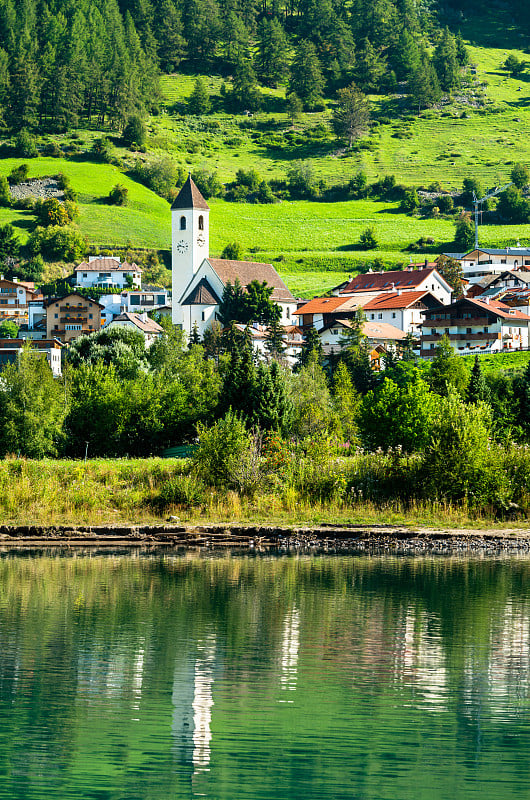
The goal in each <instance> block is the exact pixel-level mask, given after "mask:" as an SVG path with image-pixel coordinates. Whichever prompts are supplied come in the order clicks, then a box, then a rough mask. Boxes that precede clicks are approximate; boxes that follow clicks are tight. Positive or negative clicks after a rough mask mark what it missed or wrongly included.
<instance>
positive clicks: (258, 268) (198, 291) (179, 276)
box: [171, 175, 297, 336]
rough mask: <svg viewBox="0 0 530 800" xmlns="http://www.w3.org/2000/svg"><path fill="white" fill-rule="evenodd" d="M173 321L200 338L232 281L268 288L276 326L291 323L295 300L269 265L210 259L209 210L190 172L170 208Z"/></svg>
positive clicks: (215, 317) (295, 319)
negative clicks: (276, 314) (277, 319)
mask: <svg viewBox="0 0 530 800" xmlns="http://www.w3.org/2000/svg"><path fill="white" fill-rule="evenodd" d="M171 233H172V284H173V324H174V325H178V326H180V327H182V328H183V329H184V330H185V331H186V332H187V333H188V334H189V333H190V332H191V331H192V330H193V327H194V325H195V324H196V325H197V330H198V332H199V335H200V336H202V335H203V334H204V331H205V330H206V328H208V327H209V326H210V325H211V324H212V323H213V322H214V321H215V320H216V319H218V313H219V303H220V302H221V298H222V296H223V290H224V287H225V286H226V284H227V283H228V282H229V281H230V283H231V284H232V285H234V283H235V281H236V280H239V282H240V284H241V285H242V286H243V287H245V286H248V284H249V283H250V282H251V281H253V280H257V281H259V282H260V283H263V282H264V281H265V282H266V283H267V286H272V288H273V292H272V295H271V299H272V300H274V302H275V303H277V304H278V305H279V306H280V308H281V312H282V316H281V319H280V324H281V325H284V326H288V325H293V323H294V324H296V321H297V318H296V317H294V316H293V315H294V312H295V311H296V300H295V298H294V297H293V295H292V294H291V292H290V291H289V289H288V288H287V286H286V285H285V284H284V282H283V281H282V279H281V278H280V276H279V275H278V273H277V272H276V270H275V269H274V267H273V266H272V264H260V263H257V262H254V261H228V260H226V259H222V258H211V257H210V244H209V234H210V209H209V206H208V204H207V202H206V200H205V199H204V197H203V196H202V194H201V193H200V191H199V189H198V188H197V186H196V185H195V183H194V182H193V180H192V178H191V175H190V176H188V179H187V181H186V183H185V184H184V186H183V187H182V189H181V190H180V192H179V194H178V195H177V197H176V198H175V201H174V202H173V205H172V207H171Z"/></svg>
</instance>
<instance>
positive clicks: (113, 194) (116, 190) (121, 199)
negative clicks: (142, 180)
mask: <svg viewBox="0 0 530 800" xmlns="http://www.w3.org/2000/svg"><path fill="white" fill-rule="evenodd" d="M128 195H129V190H128V189H127V188H126V187H125V186H122V185H121V184H120V183H117V184H116V186H113V187H112V189H111V190H110V192H109V203H110V204H111V205H113V206H126V205H127V202H128Z"/></svg>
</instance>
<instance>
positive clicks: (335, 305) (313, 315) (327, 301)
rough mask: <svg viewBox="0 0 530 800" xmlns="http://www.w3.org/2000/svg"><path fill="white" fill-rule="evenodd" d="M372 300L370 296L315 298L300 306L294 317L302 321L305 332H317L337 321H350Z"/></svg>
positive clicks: (301, 324)
mask: <svg viewBox="0 0 530 800" xmlns="http://www.w3.org/2000/svg"><path fill="white" fill-rule="evenodd" d="M368 299H371V296H370V295H367V296H366V297H364V296H362V297H361V296H360V295H358V296H356V297H354V298H351V297H314V298H313V299H312V300H309V301H308V302H307V303H303V305H301V306H299V307H298V309H297V310H296V311H295V312H294V316H295V317H298V319H299V320H300V322H299V324H300V326H301V327H302V329H303V330H304V331H306V330H307V329H308V328H315V329H316V330H317V331H319V330H321V329H322V328H324V327H326V326H328V325H329V324H331V323H332V322H334V321H335V320H337V319H344V320H345V319H349V318H351V317H352V316H353V315H354V314H355V312H356V310H357V309H358V308H360V307H361V306H362V302H363V301H367V300H368Z"/></svg>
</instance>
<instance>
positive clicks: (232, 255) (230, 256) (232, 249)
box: [221, 242, 243, 261]
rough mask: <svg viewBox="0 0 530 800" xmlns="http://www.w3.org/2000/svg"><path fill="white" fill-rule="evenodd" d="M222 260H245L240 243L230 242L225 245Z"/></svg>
mask: <svg viewBox="0 0 530 800" xmlns="http://www.w3.org/2000/svg"><path fill="white" fill-rule="evenodd" d="M221 258H226V259H227V260H228V261H241V260H242V258H243V248H242V247H241V245H240V244H239V242H229V243H228V244H227V245H225V248H224V250H223V252H222V253H221Z"/></svg>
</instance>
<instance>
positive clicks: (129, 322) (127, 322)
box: [106, 311, 164, 348]
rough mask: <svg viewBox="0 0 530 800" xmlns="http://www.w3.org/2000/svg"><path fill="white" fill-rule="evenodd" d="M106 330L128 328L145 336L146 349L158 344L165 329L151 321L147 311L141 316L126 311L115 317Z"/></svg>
mask: <svg viewBox="0 0 530 800" xmlns="http://www.w3.org/2000/svg"><path fill="white" fill-rule="evenodd" d="M106 328H126V329H128V330H132V331H136V332H137V333H140V334H141V335H142V336H143V338H144V342H145V347H146V348H148V347H151V345H152V344H153V342H156V340H157V339H159V338H160V337H161V336H162V334H163V333H164V329H163V328H162V327H161V326H160V325H159V324H158V323H157V322H155V321H154V320H152V319H149V317H148V316H147V313H146V312H145V311H143V312H142V313H141V314H134V313H132V312H130V311H124V312H123V314H118V316H116V317H114V319H113V320H112V321H111V322H109V324H108V325H107V326H106Z"/></svg>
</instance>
